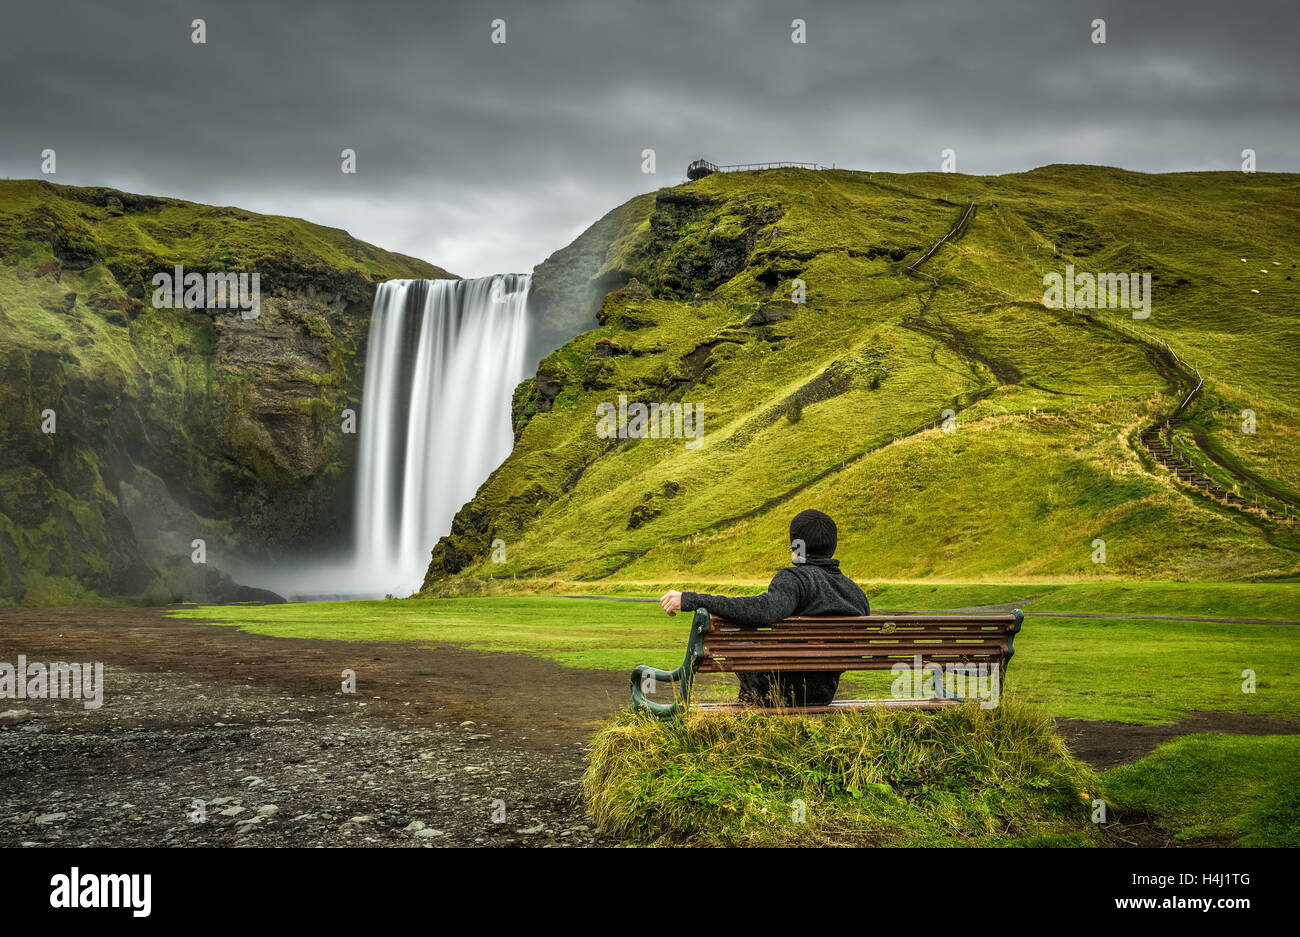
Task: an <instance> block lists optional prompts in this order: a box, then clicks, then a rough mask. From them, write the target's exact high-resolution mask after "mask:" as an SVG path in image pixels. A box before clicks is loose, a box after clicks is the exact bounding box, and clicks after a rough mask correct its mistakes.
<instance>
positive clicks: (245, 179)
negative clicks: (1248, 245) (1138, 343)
mask: <svg viewBox="0 0 1300 937" xmlns="http://www.w3.org/2000/svg"><path fill="white" fill-rule="evenodd" d="M196 17H202V18H204V19H205V20H206V23H207V43H206V44H205V45H195V44H194V43H193V42H192V41H191V27H190V23H191V21H192V20H193V19H194V18H196ZM496 18H502V19H504V20H505V21H506V42H505V43H504V44H503V45H497V44H493V43H492V42H491V29H492V27H491V23H492V20H494V19H496ZM795 18H801V19H803V20H805V21H806V23H807V42H806V43H805V44H802V45H797V44H794V43H792V42H791V21H792V20H793V19H795ZM1097 18H1102V19H1104V20H1105V21H1106V43H1105V44H1104V45H1098V44H1095V43H1093V42H1092V39H1091V35H1092V32H1093V29H1092V26H1091V23H1092V21H1093V20H1094V19H1097ZM0 23H3V27H2V29H3V32H2V33H0V127H2V128H3V131H2V136H0V175H3V176H6V177H9V178H33V177H40V175H41V172H40V153H41V151H42V150H43V149H45V148H47V147H49V148H53V149H55V151H56V152H57V160H58V163H57V168H58V172H57V174H56V175H53V176H46V177H45V178H48V179H50V180H51V181H54V182H61V183H67V184H73V185H109V186H114V187H117V188H120V189H126V190H129V191H136V192H146V193H151V194H159V195H169V196H176V197H181V198H188V199H193V200H195V201H201V202H212V203H217V204H226V205H239V206H242V207H245V208H249V209H252V210H255V211H260V212H270V213H276V214H285V215H293V216H298V217H303V218H307V219H309V220H312V221H316V222H320V223H322V224H328V225H334V226H337V227H342V228H346V229H347V230H348V231H350V232H351V233H352V234H354V235H356V236H357V237H360V238H362V239H364V240H367V241H371V242H373V243H375V244H378V245H380V246H381V247H386V248H389V249H391V250H397V251H402V252H403V253H408V254H413V255H415V256H418V257H423V258H425V259H427V260H430V261H432V262H434V263H436V264H439V265H441V266H443V267H446V268H447V269H449V270H451V271H453V272H455V273H458V274H461V275H463V276H482V275H486V274H489V273H497V272H508V271H527V270H530V269H531V268H532V267H533V265H535V264H536V263H538V262H539V261H541V260H542V259H544V258H545V257H546V256H547V255H548V254H549V253H551V252H552V251H554V250H556V249H558V248H560V247H562V246H564V245H565V244H567V243H568V242H569V241H570V240H572V238H573V237H574V236H576V235H577V234H578V233H580V232H581V231H582V230H583V229H584V228H585V227H586V226H587V225H589V224H590V223H591V222H593V221H595V220H596V219H597V218H598V217H600V216H601V215H602V214H604V213H605V212H606V211H608V210H609V209H610V208H612V207H614V206H615V205H617V204H619V203H621V202H623V201H624V200H626V199H628V198H630V197H631V196H633V195H636V194H637V193H639V192H645V191H649V190H651V189H655V188H659V187H661V186H665V185H672V184H675V183H677V182H679V181H681V180H682V178H683V177H684V172H685V167H686V164H687V162H688V161H689V160H690V159H692V158H694V157H696V156H699V155H704V156H707V157H708V158H709V159H712V160H713V161H715V162H719V163H740V162H751V161H763V160H799V161H815V162H821V163H825V164H830V163H835V164H837V165H839V166H842V167H848V168H854V169H880V170H890V171H896V172H906V171H918V170H936V169H938V168H939V160H940V151H941V150H943V149H944V148H946V147H951V148H953V149H954V150H955V151H956V154H957V170H958V171H959V172H968V173H980V174H986V173H1003V172H1016V171H1020V170H1025V169H1030V168H1033V167H1035V166H1041V165H1044V164H1047V163H1054V162H1076V163H1099V164H1105V165H1113V166H1123V167H1125V168H1129V169H1137V170H1143V171H1149V172H1160V171H1176V170H1189V169H1231V170H1235V169H1239V168H1240V163H1241V158H1240V153H1241V151H1242V150H1243V149H1245V148H1247V147H1249V148H1252V149H1254V150H1255V151H1256V152H1257V154H1258V168H1259V169H1260V170H1261V171H1267V170H1284V171H1296V170H1300V124H1298V123H1297V116H1300V108H1298V107H1297V88H1298V87H1300V54H1298V53H1297V48H1296V45H1297V37H1298V36H1300V29H1298V28H1297V27H1298V26H1300V4H1297V3H1291V2H1283V0H1278V2H1269V0H1231V2H1228V0H1219V2H1165V3H1155V2H1145V3H1144V2H1139V0H1128V2H1103V0H1086V2H1077V0H1058V2H1052V0H983V2H979V3H974V2H958V0H953V2H948V3H938V2H933V3H931V2H912V3H902V2H898V0H893V2H886V3H875V2H865V0H856V2H853V0H849V2H811V0H781V2H742V0H722V2H714V0H707V2H706V0H681V2H677V0H662V2H630V0H557V2H545V0H528V2H515V0H492V2H489V3H444V2H437V0H418V2H417V0H401V2H396V0H394V2H388V0H365V2H344V0H319V2H311V3H307V2H284V0H276V2H267V0H173V2H167V0H152V2H147V0H115V2H112V3H108V2H105V0H68V2H63V0H40V2H25V3H15V2H12V0H4V10H3V14H2V18H0ZM345 147H350V148H353V149H355V150H356V152H357V167H358V172H357V173H356V174H355V175H345V174H343V173H342V172H341V171H340V157H339V153H340V151H341V150H342V149H343V148H345ZM646 148H653V149H654V150H655V151H656V155H657V169H658V172H657V174H655V175H646V174H644V173H643V172H642V171H641V163H642V161H641V152H642V150H644V149H646Z"/></svg>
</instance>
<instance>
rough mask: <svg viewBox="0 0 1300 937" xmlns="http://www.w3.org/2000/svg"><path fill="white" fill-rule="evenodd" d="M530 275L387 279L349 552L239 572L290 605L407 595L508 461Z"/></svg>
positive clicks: (375, 330) (373, 326)
mask: <svg viewBox="0 0 1300 937" xmlns="http://www.w3.org/2000/svg"><path fill="white" fill-rule="evenodd" d="M531 280H532V278H531V277H530V276H529V275H527V274H499V275H496V276H491V277H481V278H479V279H473V280H390V281H388V282H385V283H381V284H379V286H378V287H377V291H376V294H375V302H374V309H373V312H372V314H371V320H370V339H369V348H368V351H367V356H366V365H365V384H364V388H363V390H362V397H361V404H360V406H359V407H358V408H357V423H358V434H357V439H358V444H357V449H356V458H357V459H358V464H357V476H356V494H355V498H354V511H355V516H354V517H353V529H354V536H353V544H352V550H351V553H350V555H346V556H336V557H323V556H318V557H313V558H305V557H300V558H297V559H295V560H292V561H287V562H285V563H278V564H276V565H275V566H274V567H272V568H267V569H262V570H256V569H249V570H244V571H242V575H240V577H239V578H240V581H241V582H245V583H247V584H249V585H254V586H260V587H263V588H267V589H271V590H273V591H275V592H277V593H278V594H280V595H282V596H284V597H285V598H287V599H289V600H290V601H302V600H313V599H314V600H325V599H343V598H354V599H359V598H382V597H384V596H385V595H393V596H398V597H402V596H406V595H409V594H411V593H412V592H415V591H416V590H418V589H419V588H420V586H421V584H422V583H423V582H424V574H425V571H426V569H427V567H428V564H429V553H430V551H431V550H432V549H433V546H434V544H436V543H437V542H438V538H439V537H441V536H443V535H444V534H446V533H447V532H448V531H449V530H450V529H451V521H452V518H453V517H454V516H455V514H456V511H458V510H459V509H460V508H461V506H462V505H464V504H465V503H466V502H467V501H469V500H470V499H471V498H472V497H473V496H474V493H475V492H476V491H477V490H478V487H479V485H481V484H482V483H483V482H484V480H486V479H487V477H488V475H489V474H491V472H492V470H493V469H495V468H496V467H497V466H498V465H500V464H501V462H502V461H503V460H504V459H505V457H506V456H507V455H509V454H510V449H511V446H512V445H513V443H514V436H513V433H512V431H511V426H510V403H511V396H512V395H513V393H514V389H515V386H516V385H517V384H518V383H519V382H520V381H522V380H523V379H524V377H525V376H526V375H525V374H524V368H525V351H526V346H527V340H528V320H527V316H526V311H525V303H526V301H527V297H528V289H529V285H530V283H531Z"/></svg>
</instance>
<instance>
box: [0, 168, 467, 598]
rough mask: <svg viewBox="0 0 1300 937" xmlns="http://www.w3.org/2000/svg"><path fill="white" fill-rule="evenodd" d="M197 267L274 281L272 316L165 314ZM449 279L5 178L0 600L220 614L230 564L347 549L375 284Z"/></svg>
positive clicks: (419, 266)
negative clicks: (345, 529)
mask: <svg viewBox="0 0 1300 937" xmlns="http://www.w3.org/2000/svg"><path fill="white" fill-rule="evenodd" d="M177 264H180V265H183V266H184V268H185V270H186V271H187V272H198V273H203V274H208V273H213V272H224V271H230V272H240V271H245V272H250V273H251V272H257V273H259V274H260V276H261V293H262V305H261V315H260V316H259V317H258V318H256V319H248V320H245V319H243V318H242V317H241V315H240V312H239V310H237V309H202V308H200V309H184V308H181V309H172V308H161V309H159V308H155V307H154V305H153V303H152V297H153V289H154V287H153V285H152V277H153V276H154V274H156V273H158V272H163V271H166V272H170V271H171V270H172V269H173V268H174V266H175V265H177ZM447 276H450V274H448V273H447V272H446V271H444V270H441V269H439V268H437V267H434V266H432V265H430V264H428V263H425V262H424V261H421V260H416V259H414V258H411V257H405V256H402V255H400V254H393V253H389V252H387V251H384V250H381V249H379V248H377V247H374V246H372V245H369V244H365V243H363V242H361V241H358V240H356V239H355V238H352V237H351V236H349V235H348V234H347V232H345V231H341V230H338V229H335V228H326V227H322V226H320V225H314V224H310V223H308V222H305V221H302V220H299V219H296V218H280V217H274V216H267V215H257V214H254V213H252V212H246V211H242V210H240V209H237V208H222V207H214V206H209V205H198V204H194V203H191V202H184V201H180V200H177V199H167V198H154V197H151V196H140V195H131V194H129V193H125V192H118V191H116V190H113V189H105V188H73V187H69V186H59V185H52V184H50V183H48V182H43V181H0V366H2V367H3V380H2V381H0V602H6V601H7V602H23V603H26V604H79V603H85V602H93V601H97V600H98V599H101V598H108V597H115V598H137V599H144V600H146V601H155V602H167V601H171V600H172V599H173V598H175V597H177V596H181V595H190V594H198V595H206V596H207V597H209V598H211V597H214V595H219V594H220V589H221V587H222V586H223V585H227V586H228V585H229V582H228V579H225V578H224V577H223V576H222V574H221V571H220V569H221V565H222V559H223V557H226V556H230V555H231V554H233V553H236V552H238V553H244V554H254V555H256V554H257V553H258V552H259V551H267V550H275V549H278V548H282V547H288V546H293V545H295V544H300V543H303V542H315V543H320V542H322V541H324V542H328V540H329V538H330V536H331V533H332V532H334V531H336V530H337V526H338V524H339V521H340V519H341V518H343V517H345V516H346V513H345V512H344V511H342V510H341V508H342V506H343V505H344V503H345V499H347V498H350V496H351V484H350V480H349V476H348V471H347V469H346V468H345V466H346V465H347V464H348V461H349V460H346V459H345V453H344V446H345V441H344V439H343V437H342V435H341V433H340V421H339V411H340V410H341V409H343V408H344V407H346V406H354V405H355V401H356V400H357V399H359V396H360V395H359V384H358V373H359V365H360V363H361V358H360V357H359V356H358V348H359V345H361V344H362V343H364V340H365V337H366V334H367V328H368V325H369V319H370V306H371V300H372V298H373V295H374V284H375V283H376V282H377V281H379V280H385V279H390V278H394V277H447ZM46 411H52V412H53V414H54V416H55V423H54V429H55V431H54V432H52V433H48V432H45V431H43V430H44V428H45V425H44V424H45V420H44V418H43V416H42V414H44V413H45V412H46ZM195 537H201V538H204V539H205V540H206V542H207V548H208V561H209V566H208V568H207V576H208V577H212V578H213V581H212V582H211V583H205V582H198V581H196V578H195V576H196V573H195V569H194V567H193V565H192V564H191V563H190V562H189V554H190V546H189V545H190V543H191V540H192V539H193V538H195ZM214 590H215V591H214Z"/></svg>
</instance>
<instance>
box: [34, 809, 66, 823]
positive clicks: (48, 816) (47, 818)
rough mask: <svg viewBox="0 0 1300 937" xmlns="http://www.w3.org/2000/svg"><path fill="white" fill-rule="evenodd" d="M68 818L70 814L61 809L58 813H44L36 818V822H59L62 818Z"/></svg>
mask: <svg viewBox="0 0 1300 937" xmlns="http://www.w3.org/2000/svg"><path fill="white" fill-rule="evenodd" d="M67 818H68V815H67V814H66V813H64V812H63V811H59V812H58V813H43V814H41V815H40V816H39V817H37V818H36V821H35V822H37V823H40V824H42V825H43V824H46V823H58V822H59V821H60V820H66V819H67Z"/></svg>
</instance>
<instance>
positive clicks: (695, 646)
mask: <svg viewBox="0 0 1300 937" xmlns="http://www.w3.org/2000/svg"><path fill="white" fill-rule="evenodd" d="M708 631H709V613H708V611H706V610H705V609H702V608H697V609H696V610H695V615H694V616H693V617H692V618H691V634H690V637H689V638H687V640H686V658H685V659H684V660H683V661H682V665H681V666H680V667H678V668H677V669H676V670H659V669H657V668H655V667H650V666H648V665H646V664H641V665H640V666H638V667H636V668H634V669H633V671H632V679H631V688H632V705H633V707H634V708H636V709H639V710H641V711H642V712H647V713H650V715H652V716H654V717H655V718H656V719H675V718H676V717H677V716H678V715H679V714H680V713H683V712H685V711H686V707H687V706H689V705H690V702H691V687H692V686H693V685H694V683H695V672H696V670H698V669H699V666H700V661H702V660H703V659H704V635H705V634H707V633H708ZM647 676H649V677H651V678H652V679H654V680H655V681H656V682H658V681H664V682H667V683H672V684H674V690H673V696H674V699H673V702H671V703H656V702H655V701H654V700H649V699H646V698H645V693H644V691H643V690H642V689H641V686H642V681H644V680H645V678H646V677H647Z"/></svg>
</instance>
